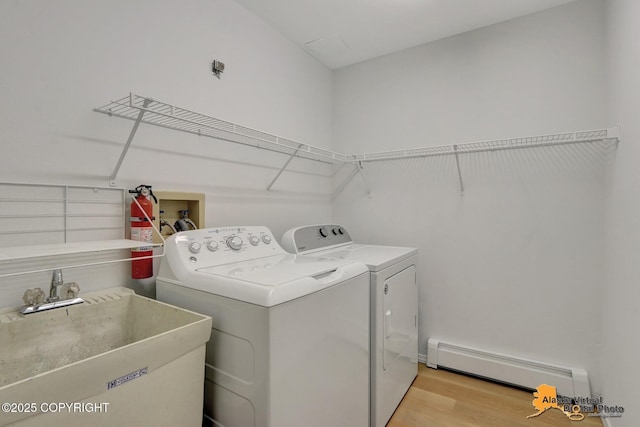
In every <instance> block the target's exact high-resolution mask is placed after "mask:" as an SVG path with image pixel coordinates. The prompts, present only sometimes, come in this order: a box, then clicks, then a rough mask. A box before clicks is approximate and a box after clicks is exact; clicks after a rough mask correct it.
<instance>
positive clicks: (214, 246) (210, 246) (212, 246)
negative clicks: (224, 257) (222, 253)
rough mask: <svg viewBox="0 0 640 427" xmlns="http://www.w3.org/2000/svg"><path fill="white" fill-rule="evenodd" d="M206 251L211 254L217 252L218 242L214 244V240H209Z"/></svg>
mask: <svg viewBox="0 0 640 427" xmlns="http://www.w3.org/2000/svg"><path fill="white" fill-rule="evenodd" d="M207 249H209V250H210V251H211V252H215V251H217V250H218V242H216V241H215V240H209V241H208V242H207Z"/></svg>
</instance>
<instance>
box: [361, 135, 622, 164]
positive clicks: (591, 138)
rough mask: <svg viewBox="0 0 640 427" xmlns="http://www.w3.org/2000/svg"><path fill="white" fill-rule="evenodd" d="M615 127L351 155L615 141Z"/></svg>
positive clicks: (377, 157)
mask: <svg viewBox="0 0 640 427" xmlns="http://www.w3.org/2000/svg"><path fill="white" fill-rule="evenodd" d="M618 137H619V131H618V128H608V129H596V130H588V131H579V132H568V133H558V134H551V135H540V136H528V137H522V138H510V139H497V140H492V141H478V142H468V143H463V144H454V145H439V146H433V147H421V148H412V149H404V150H392V151H379V152H373V153H363V154H356V155H354V156H352V158H353V160H355V161H357V162H374V161H382V160H394V159H408V158H414V157H434V156H444V155H457V154H465V153H479V152H484V151H499V150H512V149H519V148H535V147H548V146H554V145H566V144H580V143H589V142H597V141H617V140H618Z"/></svg>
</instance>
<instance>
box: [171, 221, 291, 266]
mask: <svg viewBox="0 0 640 427" xmlns="http://www.w3.org/2000/svg"><path fill="white" fill-rule="evenodd" d="M166 245H167V250H171V251H173V250H175V251H177V255H178V256H177V257H176V258H177V259H179V260H180V261H181V262H183V263H187V264H191V265H193V264H197V265H198V267H202V266H214V265H222V264H227V263H230V262H239V261H243V260H249V259H254V258H261V257H264V256H270V255H279V254H285V253H286V252H285V251H284V250H283V249H282V248H281V247H280V245H278V243H277V242H276V241H275V240H274V239H273V233H271V231H269V229H268V228H267V227H262V226H249V227H220V228H205V229H201V230H189V231H181V232H179V233H176V234H174V235H172V236H170V237H169V238H168V239H167V241H166ZM169 248H171V249H169Z"/></svg>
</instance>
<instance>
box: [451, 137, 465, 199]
mask: <svg viewBox="0 0 640 427" xmlns="http://www.w3.org/2000/svg"><path fill="white" fill-rule="evenodd" d="M453 153H454V154H455V156H456V167H457V168H458V181H460V195H461V196H464V183H463V182H462V172H461V171H460V159H459V158H458V146H457V145H454V146H453Z"/></svg>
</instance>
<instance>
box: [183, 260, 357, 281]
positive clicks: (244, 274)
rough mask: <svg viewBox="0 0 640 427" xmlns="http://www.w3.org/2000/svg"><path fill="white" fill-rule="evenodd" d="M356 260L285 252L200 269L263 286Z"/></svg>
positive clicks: (321, 272)
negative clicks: (283, 253)
mask: <svg viewBox="0 0 640 427" xmlns="http://www.w3.org/2000/svg"><path fill="white" fill-rule="evenodd" d="M352 263H353V261H351V260H337V259H330V258H324V257H320V258H316V257H309V256H305V255H291V254H285V255H275V256H269V257H264V258H257V259H253V260H250V261H244V262H238V263H232V264H225V265H218V266H214V267H204V268H198V269H196V271H197V272H198V273H203V274H210V275H214V276H222V277H225V278H228V279H235V280H241V281H244V282H251V283H255V284H258V285H262V286H278V285H281V284H283V283H287V282H291V281H293V280H299V279H302V278H305V277H313V278H318V277H324V276H327V275H329V274H330V273H332V272H334V271H336V270H337V269H338V267H341V266H344V265H347V264H352Z"/></svg>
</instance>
